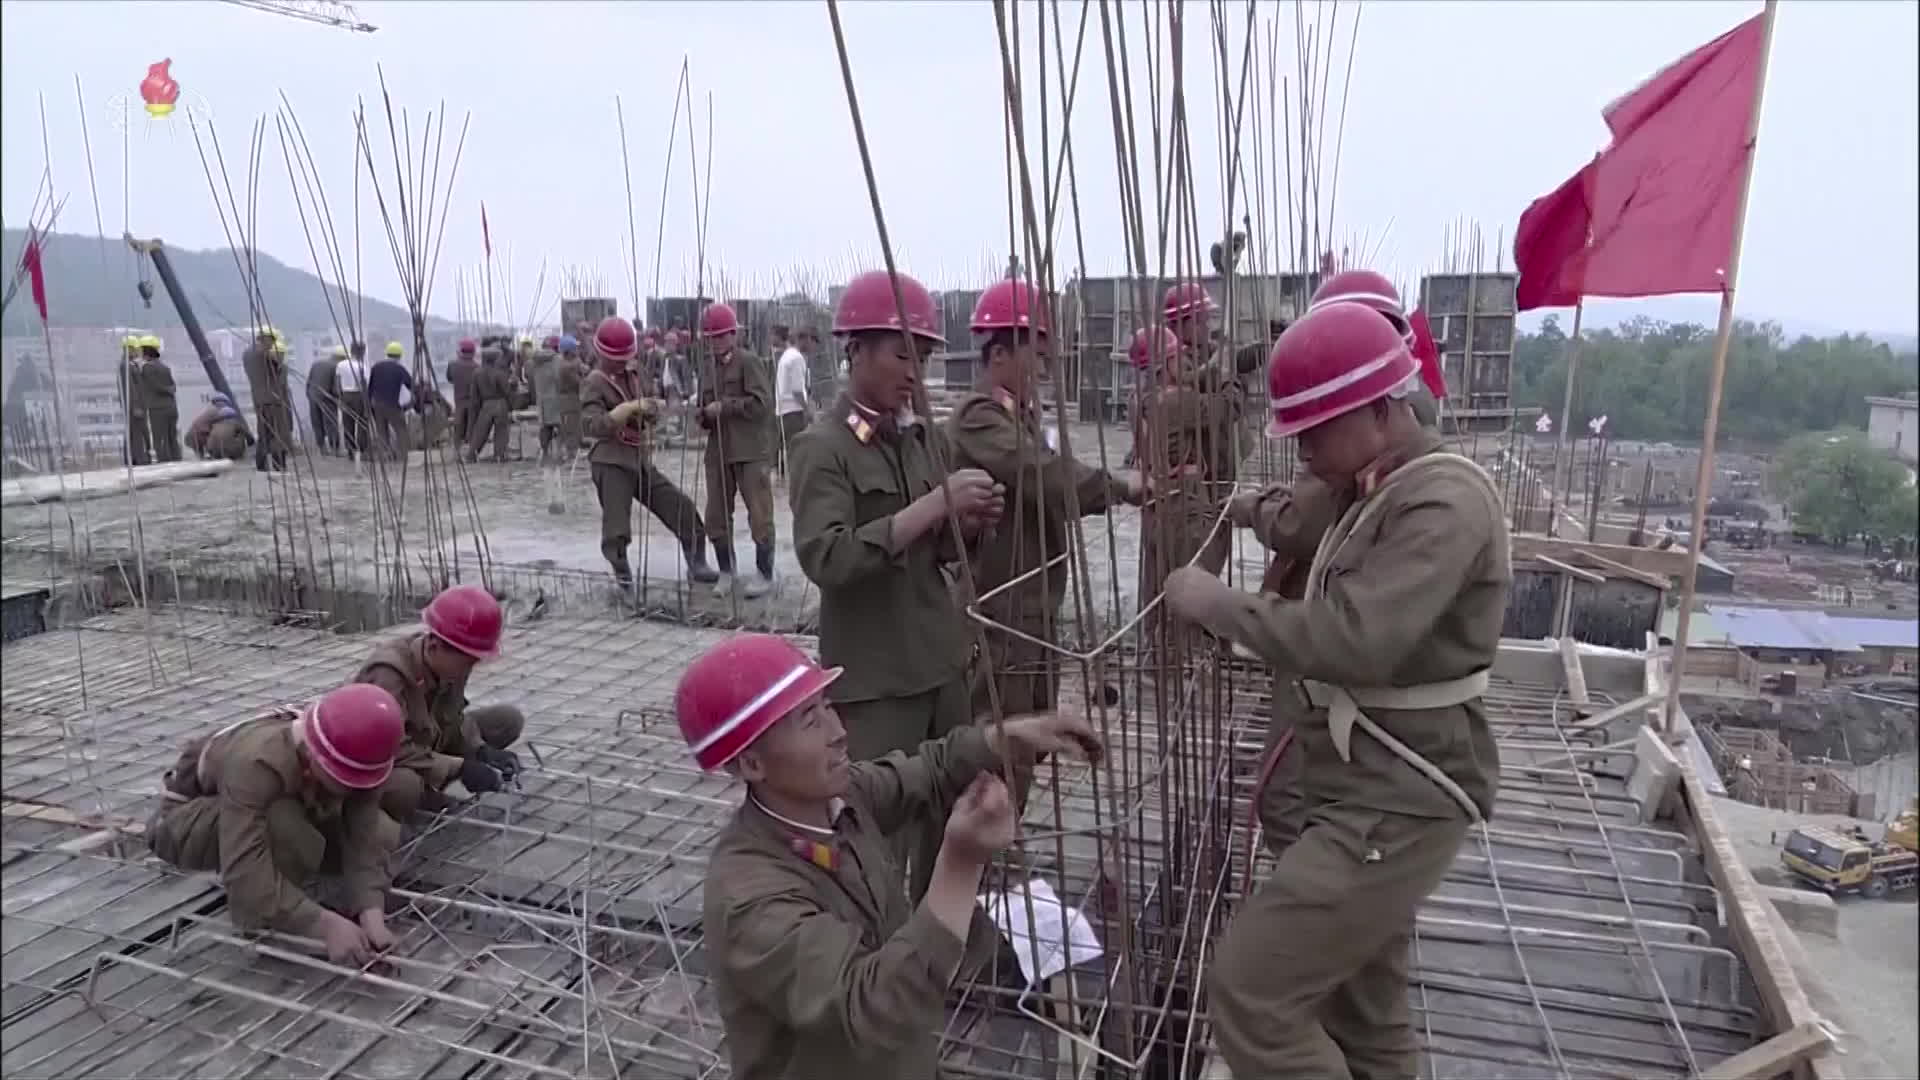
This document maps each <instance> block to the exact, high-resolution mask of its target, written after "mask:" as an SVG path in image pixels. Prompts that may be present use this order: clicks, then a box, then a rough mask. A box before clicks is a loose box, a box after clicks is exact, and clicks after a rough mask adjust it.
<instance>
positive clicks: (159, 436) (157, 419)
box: [136, 334, 180, 461]
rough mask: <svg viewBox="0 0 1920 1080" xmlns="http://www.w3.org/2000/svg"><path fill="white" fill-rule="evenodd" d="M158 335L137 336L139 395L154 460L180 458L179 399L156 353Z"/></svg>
mask: <svg viewBox="0 0 1920 1080" xmlns="http://www.w3.org/2000/svg"><path fill="white" fill-rule="evenodd" d="M160 344H161V343H160V336H159V335H158V334H147V335H145V336H144V337H142V338H141V339H140V369H139V372H138V374H137V375H136V378H138V379H139V380H140V387H141V392H140V396H141V398H142V399H143V400H144V401H145V403H146V406H147V439H148V443H149V445H151V446H152V447H153V459H154V460H155V461H179V460H180V402H179V398H178V391H177V389H176V387H175V386H174V382H173V369H172V368H169V367H168V366H167V362H166V361H165V360H164V359H162V358H161V356H160Z"/></svg>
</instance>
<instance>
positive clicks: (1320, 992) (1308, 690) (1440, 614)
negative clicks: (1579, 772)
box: [1166, 302, 1513, 1080]
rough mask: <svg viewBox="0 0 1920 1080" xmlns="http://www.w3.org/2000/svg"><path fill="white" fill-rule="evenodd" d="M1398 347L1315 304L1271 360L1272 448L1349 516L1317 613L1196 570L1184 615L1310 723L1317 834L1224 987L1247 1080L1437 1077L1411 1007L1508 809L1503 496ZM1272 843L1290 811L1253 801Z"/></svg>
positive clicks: (1282, 881)
mask: <svg viewBox="0 0 1920 1080" xmlns="http://www.w3.org/2000/svg"><path fill="white" fill-rule="evenodd" d="M1415 381H1416V366H1415V362H1414V359H1413V356H1412V353H1411V351H1410V350H1409V349H1408V348H1407V344H1406V342H1405V341H1404V340H1403V339H1402V337H1401V334H1400V332H1399V330H1398V329H1397V328H1395V327H1394V326H1393V325H1392V324H1391V323H1390V322H1389V321H1388V320H1387V319H1385V318H1382V317H1381V314H1380V312H1378V311H1374V310H1372V309H1370V308H1368V307H1366V306H1363V305H1361V304H1358V303H1351V302H1342V303H1331V304H1328V305H1326V306H1325V307H1315V308H1314V309H1313V310H1311V311H1309V312H1308V313H1307V314H1306V315H1304V316H1302V317H1301V318H1300V320H1299V321H1298V322H1296V323H1294V324H1293V325H1292V326H1291V327H1289V328H1288V329H1287V331H1286V333H1284V334H1282V335H1281V337H1280V341H1279V343H1278V344H1277V345H1275V346H1274V350H1273V359H1272V368H1271V371H1270V373H1269V376H1268V388H1269V390H1270V397H1271V399H1272V402H1273V428H1272V434H1273V435H1274V436H1275V437H1279V438H1285V437H1288V436H1295V435H1297V436H1298V437H1299V439H1300V459H1301V461H1302V462H1303V463H1304V464H1305V466H1306V468H1307V469H1308V470H1309V471H1310V472H1312V473H1313V475H1314V476H1315V477H1316V478H1317V479H1318V480H1319V481H1320V482H1322V483H1324V484H1325V485H1326V486H1327V488H1328V490H1329V492H1330V493H1331V497H1332V498H1333V500H1334V504H1333V506H1331V507H1330V508H1329V510H1330V511H1333V512H1336V513H1337V516H1336V517H1335V519H1334V520H1335V524H1334V525H1333V526H1332V527H1331V528H1329V529H1328V530H1327V531H1326V532H1325V534H1324V535H1323V536H1322V538H1321V540H1320V542H1319V544H1318V545H1317V546H1316V550H1315V554H1314V556H1313V562H1312V565H1311V566H1310V567H1309V569H1308V572H1307V576H1306V582H1305V585H1306V591H1305V595H1304V597H1303V598H1302V599H1299V600H1287V599H1283V598H1281V597H1278V596H1270V595H1261V596H1253V595H1248V594H1245V593H1241V592H1239V591H1238V590H1235V589H1232V588H1230V587H1228V586H1227V585H1225V584H1223V583H1222V582H1221V581H1220V580H1219V579H1218V578H1216V577H1214V576H1212V575H1211V574H1209V573H1208V572H1207V571H1205V570H1202V569H1200V568H1198V567H1186V568H1182V569H1179V570H1176V571H1174V572H1173V574H1172V575H1170V576H1169V577H1168V578H1167V594H1166V598H1167V604H1168V606H1169V607H1170V608H1171V609H1172V611H1173V613H1174V614H1175V615H1177V616H1180V617H1182V618H1186V619H1191V620H1194V621H1195V622H1198V623H1199V624H1200V625H1202V626H1204V627H1206V628H1207V629H1208V630H1211V631H1212V632H1213V633H1215V634H1217V635H1219V636H1220V637H1223V638H1227V639H1229V640H1231V641H1234V642H1237V643H1239V644H1241V645H1244V646H1246V647H1247V648H1249V649H1251V650H1252V651H1253V652H1255V653H1257V654H1258V655H1259V656H1260V657H1261V658H1262V659H1264V660H1266V661H1267V663H1268V664H1270V665H1271V666H1272V667H1273V669H1274V671H1275V674H1276V677H1280V676H1284V677H1286V678H1288V679H1290V680H1292V685H1291V686H1287V687H1281V686H1276V687H1275V696H1276V697H1279V696H1281V695H1283V694H1290V695H1292V696H1293V697H1294V700H1295V701H1297V702H1298V703H1299V707H1300V712H1299V714H1298V715H1297V716H1296V718H1295V720H1294V729H1293V730H1294V740H1295V750H1294V752H1295V753H1296V754H1300V755H1302V760H1301V763H1300V766H1299V770H1298V777H1299V781H1298V782H1299V790H1300V798H1301V802H1302V804H1303V805H1302V806H1301V807H1300V808H1299V809H1300V813H1299V815H1298V819H1297V820H1298V823H1299V828H1300V832H1299V837H1298V839H1295V840H1294V841H1293V842H1292V843H1291V844H1289V845H1287V847H1286V849H1285V851H1284V852H1282V853H1281V855H1280V857H1279V860H1278V862H1276V863H1275V865H1274V868H1273V873H1272V874H1271V876H1269V877H1268V878H1267V880H1266V881H1265V882H1264V883H1263V884H1262V885H1261V886H1260V888H1259V890H1258V891H1257V892H1255V893H1254V895H1253V896H1252V897H1250V898H1249V899H1248V900H1247V901H1246V903H1245V905H1244V906H1243V907H1242V909H1241V910H1240V911H1239V912H1238V913H1237V914H1236V915H1235V917H1234V921H1233V925H1231V926H1230V927H1228V929H1227V933H1226V937H1225V938H1224V939H1223V940H1222V941H1221V943H1220V946H1219V949H1218V950H1217V952H1216V954H1215V955H1216V957H1217V960H1216V962H1215V964H1214V967H1213V970H1212V972H1211V985H1210V986H1209V988H1208V992H1209V1000H1210V1001H1211V1003H1212V1007H1211V1012H1212V1019H1213V1026H1214V1037H1215V1039H1216V1041H1217V1042H1218V1044H1219V1046H1220V1053H1221V1055H1222V1056H1223V1057H1224V1058H1225V1059H1226V1061H1227V1064H1228V1065H1229V1066H1230V1067H1231V1068H1232V1070H1233V1075H1234V1076H1236V1077H1241V1078H1243V1080H1245V1078H1252V1077H1260V1078H1262V1080H1265V1078H1268V1077H1275V1078H1278V1077H1314V1078H1316V1080H1317V1078H1321V1077H1363V1078H1373V1077H1402V1076H1414V1075H1417V1074H1418V1073H1419V1072H1420V1071H1421V1070H1420V1068H1419V1060H1418V1042H1417V1040H1416V1039H1415V1033H1414V1028H1413V1023H1412V1019H1413V1018H1412V1013H1411V1011H1410V1010H1409V1008H1408V1004H1407V978H1408V974H1407V973H1408V966H1409V954H1410V951H1411V945H1412V941H1413V929H1414V918H1415V915H1416V912H1417V911H1418V909H1419V907H1420V904H1421V902H1422V901H1424V900H1425V899H1426V897H1427V895H1428V894H1429V893H1431V892H1432V891H1433V890H1434V888H1435V887H1437V886H1438V885H1439V884H1440V882H1441V881H1442V880H1443V879H1444V878H1445V877H1446V874H1447V870H1448V868H1449V867H1450V866H1451V865H1452V864H1453V860H1454V855H1455V854H1456V853H1457V852H1458V850H1459V848H1460V844H1461V841H1462V840H1463V839H1464V838H1465V836H1466V834H1467V830H1468V828H1469V827H1470V826H1471V825H1472V824H1473V823H1476V822H1482V821H1484V820H1485V819H1486V817H1487V816H1488V815H1489V814H1491V813H1492V812H1493V802H1494V791H1495V788H1496V787H1497V785H1498V783H1499V776H1500V762H1499V751H1498V749H1497V748H1496V747H1495V745H1494V740H1493V736H1492V734H1491V732H1490V730H1489V729H1488V726H1487V713H1486V708H1485V706H1484V705H1483V704H1482V702H1481V697H1482V695H1483V694H1485V693H1486V689H1487V679H1488V672H1489V671H1490V670H1491V668H1492V666H1493V661H1494V658H1495V656H1496V655H1497V653H1498V651H1499V647H1500V626H1501V623H1502V621H1503V620H1504V618H1505V614H1506V606H1507V591H1508V587H1509V585H1510V584H1511V582H1512V577H1513V571H1512V562H1511V555H1510V553H1509V550H1508V548H1509V541H1508V536H1507V527H1506V519H1505V517H1504V511H1503V509H1502V507H1501V505H1500V497H1499V492H1498V490H1497V489H1496V487H1495V486H1494V484H1493V481H1492V480H1491V479H1490V478H1489V477H1488V476H1487V474H1486V472H1485V471H1484V470H1482V469H1481V468H1480V466H1478V465H1476V464H1474V463H1473V462H1472V461H1471V460H1468V459H1467V458H1464V457H1460V456H1458V455H1455V454H1450V453H1446V452H1444V451H1443V450H1442V448H1441V443H1440V439H1439V437H1438V436H1437V435H1436V434H1435V433H1434V432H1433V431H1432V430H1430V429H1428V428H1425V427H1423V426H1422V425H1421V424H1420V422H1419V420H1418V419H1417V418H1416V416H1415V415H1414V412H1413V409H1412V407H1411V406H1410V404H1409V403H1408V401H1407V394H1408V393H1409V392H1410V389H1411V387H1412V385H1413V383H1414V382H1415ZM1256 805H1258V806H1259V807H1260V809H1261V814H1262V819H1263V821H1265V822H1267V824H1268V827H1269V828H1273V827H1275V826H1276V825H1278V826H1279V827H1282V828H1285V827H1288V823H1285V822H1275V821H1273V820H1272V819H1271V818H1269V817H1268V811H1270V810H1274V809H1278V807H1276V806H1274V804H1273V803H1272V802H1270V801H1269V800H1266V799H1264V798H1262V797H1261V796H1260V794H1259V793H1256Z"/></svg>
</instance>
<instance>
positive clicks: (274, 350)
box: [240, 326, 293, 472]
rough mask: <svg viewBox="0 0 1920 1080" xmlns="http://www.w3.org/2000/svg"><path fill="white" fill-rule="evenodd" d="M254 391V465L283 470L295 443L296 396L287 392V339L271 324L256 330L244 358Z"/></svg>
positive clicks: (262, 469)
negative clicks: (289, 450) (290, 449)
mask: <svg viewBox="0 0 1920 1080" xmlns="http://www.w3.org/2000/svg"><path fill="white" fill-rule="evenodd" d="M240 363H241V366H242V367H243V368H244V369H245V370H246V373H247V387H248V389H249V390H250V391H251V392H252V394H253V430H254V436H255V439H256V441H255V442H254V444H253V467H254V468H255V469H258V470H259V471H261V472H266V471H267V470H268V469H269V468H271V469H273V470H274V471H276V472H278V471H283V470H285V469H286V467H287V451H288V449H289V448H290V447H292V445H293V406H292V403H293V397H292V395H291V394H290V393H288V391H287V342H286V339H285V338H283V337H281V336H280V332H279V331H278V330H275V329H274V328H273V327H271V326H261V327H259V328H258V329H256V330H255V331H254V335H253V345H252V346H251V347H249V348H248V349H247V351H246V352H245V353H244V354H242V355H241V357H240Z"/></svg>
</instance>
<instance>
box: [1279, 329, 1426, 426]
mask: <svg viewBox="0 0 1920 1080" xmlns="http://www.w3.org/2000/svg"><path fill="white" fill-rule="evenodd" d="M1417 370H1418V369H1417V368H1416V367H1415V365H1414V362H1413V353H1412V352H1411V351H1410V350H1409V349H1408V348H1407V343H1406V341H1404V340H1402V338H1401V337H1400V334H1399V332H1398V331H1396V330H1395V329H1394V328H1393V325H1392V324H1391V323H1389V322H1387V320H1385V319H1383V318H1381V317H1380V313H1379V312H1377V311H1375V310H1373V309H1372V308H1370V307H1367V306H1366V305H1365V304H1359V303H1355V302H1353V301H1345V302H1335V303H1331V304H1325V305H1322V306H1318V307H1313V308H1309V309H1308V311H1307V313H1306V314H1305V315H1302V316H1301V317H1300V318H1299V319H1298V320H1297V321H1296V322H1294V324H1293V325H1292V326H1289V327H1287V332H1286V333H1284V334H1281V335H1280V340H1279V341H1277V342H1275V343H1274V345H1273V355H1272V358H1271V359H1270V360H1269V361H1268V365H1267V392H1268V395H1269V396H1270V397H1271V398H1272V400H1273V426H1272V427H1271V428H1269V429H1268V430H1269V433H1270V434H1272V435H1273V436H1274V437H1275V438H1286V437H1287V436H1289V435H1298V434H1300V433H1301V432H1302V431H1305V430H1307V429H1308V428H1310V427H1314V426H1316V425H1318V424H1323V423H1325V422H1327V421H1328V420H1331V419H1333V418H1334V417H1336V416H1341V415H1344V414H1346V413H1349V412H1352V411H1353V410H1355V409H1357V408H1359V407H1361V406H1362V405H1368V404H1372V403H1373V402H1375V401H1379V400H1380V399H1381V398H1383V397H1387V396H1389V395H1392V394H1395V393H1397V392H1400V391H1402V390H1403V389H1404V388H1405V387H1406V386H1407V385H1408V382H1409V380H1411V379H1412V378H1413V376H1414V375H1415V374H1416V372H1417Z"/></svg>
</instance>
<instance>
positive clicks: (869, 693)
mask: <svg viewBox="0 0 1920 1080" xmlns="http://www.w3.org/2000/svg"><path fill="white" fill-rule="evenodd" d="M896 283H897V284H898V286H899V292H900V297H901V299H902V300H904V302H905V310H904V319H903V317H902V309H901V307H900V306H898V305H896V303H895V301H894V287H895V284H896ZM939 325H940V324H939V318H938V313H937V310H936V309H935V307H934V303H933V298H932V296H930V295H929V294H928V293H927V290H926V287H925V286H923V285H921V284H920V283H919V282H918V281H915V280H914V279H912V278H910V277H908V276H906V275H905V274H901V275H899V276H898V277H897V278H895V277H891V276H889V275H888V274H887V273H886V272H885V271H873V272H870V273H866V274H862V275H860V276H859V277H856V278H854V279H853V280H852V281H850V282H848V283H847V288H846V291H845V293H843V294H842V296H841V298H840V303H839V305H838V307H837V308H836V309H835V311H834V316H833V332H834V335H835V336H836V337H838V338H839V339H840V340H841V342H842V343H843V344H842V347H843V348H844V349H845V351H846V355H847V364H848V372H849V375H848V384H847V392H846V393H845V394H844V395H842V396H841V398H840V400H839V401H838V402H837V403H835V404H834V406H833V407H832V408H830V409H828V410H826V411H825V412H824V413H822V414H821V416H820V418H819V419H817V420H815V421H814V423H813V424H812V425H810V426H809V427H808V428H807V430H805V431H803V432H801V433H800V434H799V435H798V436H796V437H795V438H794V440H793V446H792V447H791V465H790V468H789V475H788V477H787V485H788V497H789V499H790V500H791V502H792V504H793V540H794V554H795V555H796V556H797V557H798V559H799V561H800V567H801V569H802V570H803V571H805V573H806V575H807V577H808V579H810V580H811V581H812V582H813V583H814V584H815V585H817V586H819V587H820V655H821V657H822V659H824V660H825V661H826V662H827V663H829V664H832V665H836V666H840V667H844V668H845V669H846V676H845V677H844V678H842V679H840V680H839V681H837V682H835V683H834V685H833V703H834V707H835V708H836V709H838V710H839V713H840V716H841V717H842V718H843V719H845V721H846V724H847V739H848V745H849V746H850V747H851V749H852V753H853V757H854V759H855V760H856V761H871V760H873V759H875V758H879V757H882V756H884V755H886V754H888V753H891V752H892V751H895V750H909V751H910V750H912V749H913V748H914V747H916V746H918V745H920V744H921V743H923V742H926V741H928V740H930V739H939V738H942V737H944V736H945V735H946V734H947V733H948V732H950V731H952V730H953V729H954V728H957V727H962V726H965V725H967V724H968V723H969V722H970V721H971V720H972V718H973V706H972V702H971V688H970V686H969V671H970V668H971V665H972V662H973V658H974V637H973V632H972V630H971V628H970V627H969V626H968V625H967V619H966V615H965V613H964V612H962V611H961V609H960V607H959V606H958V605H957V604H955V602H954V598H953V596H952V594H951V593H950V592H949V589H948V585H947V576H946V574H947V571H946V568H947V567H948V566H950V565H951V564H954V563H957V562H958V561H959V560H960V559H961V558H962V557H963V555H962V548H961V543H962V541H963V539H965V538H964V537H960V536H955V535H953V529H952V527H951V525H952V522H953V521H954V520H957V521H958V523H959V525H960V527H961V529H963V530H965V531H966V532H967V533H968V535H969V536H972V535H978V534H979V533H980V532H982V531H984V530H985V529H987V528H989V527H991V526H992V525H993V523H995V522H997V521H998V520H999V518H1000V514H1001V512H1002V510H1004V508H1005V503H1004V498H1005V489H1004V488H1003V487H1002V486H1001V485H999V484H996V483H995V482H994V480H993V477H992V476H990V475H988V474H987V473H986V472H985V471H983V470H980V469H961V470H958V471H956V472H953V473H952V474H948V473H947V472H946V467H947V465H946V463H947V458H948V456H949V454H948V448H947V446H946V436H945V434H944V433H943V432H942V431H940V430H939V429H938V428H936V427H934V426H933V425H932V424H930V423H928V422H927V421H925V420H923V419H922V418H921V417H920V416H919V415H917V414H916V412H915V410H914V407H913V402H914V399H915V396H916V392H917V391H918V389H919V386H920V380H921V378H922V376H923V373H924V371H925V370H926V360H927V355H928V354H929V353H931V352H932V351H933V349H935V348H936V347H938V346H939V345H942V344H944V343H945V339H944V338H943V337H942V336H941V335H940V332H939V330H938V329H937V327H938V326H939ZM940 829H941V822H940V821H939V820H938V819H937V818H929V819H927V820H926V821H924V822H922V823H921V824H920V825H919V827H918V828H917V829H913V830H904V831H902V832H901V833H900V834H899V835H898V836H896V838H895V842H896V844H897V845H899V847H900V850H899V851H898V854H899V856H900V861H901V862H902V863H903V864H904V865H906V867H907V869H908V874H909V877H910V890H911V894H912V896H913V897H914V898H915V900H916V901H917V900H918V899H919V897H921V896H922V895H924V894H925V892H926V889H927V882H928V880H929V878H930V875H931V874H932V873H933V853H934V851H935V850H937V849H938V848H939V845H940Z"/></svg>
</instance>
